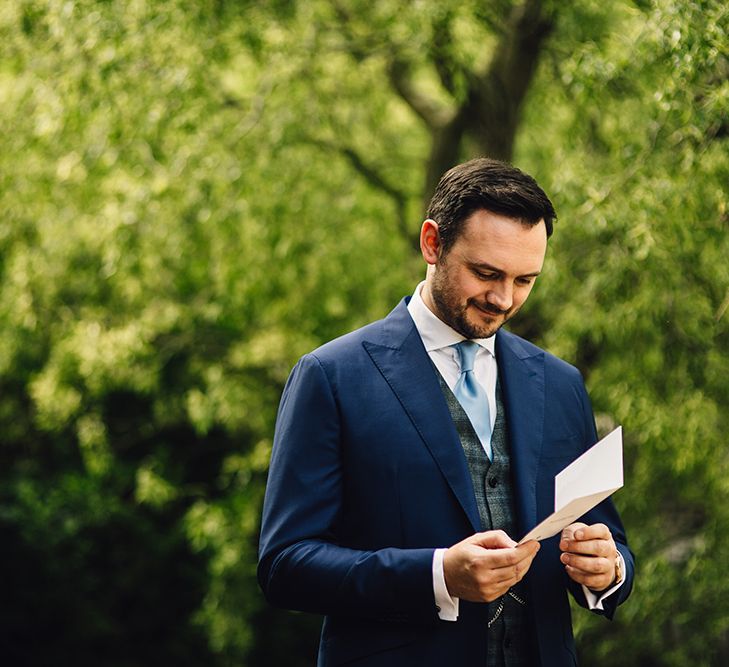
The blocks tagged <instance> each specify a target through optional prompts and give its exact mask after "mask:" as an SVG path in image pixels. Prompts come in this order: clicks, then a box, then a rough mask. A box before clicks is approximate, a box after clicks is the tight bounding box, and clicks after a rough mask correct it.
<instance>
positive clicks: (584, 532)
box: [559, 523, 617, 592]
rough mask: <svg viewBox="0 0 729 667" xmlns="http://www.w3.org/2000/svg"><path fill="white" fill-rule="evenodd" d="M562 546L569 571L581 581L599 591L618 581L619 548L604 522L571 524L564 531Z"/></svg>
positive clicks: (571, 575) (561, 539) (569, 574)
mask: <svg viewBox="0 0 729 667" xmlns="http://www.w3.org/2000/svg"><path fill="white" fill-rule="evenodd" d="M559 548H560V550H561V551H562V552H563V553H562V555H561V556H560V560H561V561H562V563H564V566H565V570H566V571H567V575H568V576H569V577H570V579H572V580H573V581H576V582H577V583H578V584H584V585H585V586H587V587H588V588H589V589H591V590H593V591H596V592H598V591H604V590H605V589H606V588H608V587H609V586H610V584H612V583H613V582H614V581H615V559H616V553H617V550H616V548H615V542H614V540H613V536H612V534H611V533H610V529H609V528H608V527H607V526H606V525H605V524H602V523H596V524H593V525H592V526H588V525H586V524H584V523H573V524H570V525H569V526H567V528H565V529H564V530H563V531H562V536H561V537H560V541H559Z"/></svg>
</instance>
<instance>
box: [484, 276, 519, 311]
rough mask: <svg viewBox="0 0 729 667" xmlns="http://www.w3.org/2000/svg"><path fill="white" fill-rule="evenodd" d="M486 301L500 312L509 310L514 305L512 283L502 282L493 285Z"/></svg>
mask: <svg viewBox="0 0 729 667" xmlns="http://www.w3.org/2000/svg"><path fill="white" fill-rule="evenodd" d="M486 301H487V302H488V303H490V304H491V305H492V306H494V307H496V308H498V309H499V310H504V311H506V310H509V309H510V308H511V306H512V305H513V304H514V289H513V286H512V284H511V282H507V281H502V282H499V283H498V284H496V285H492V286H491V289H490V290H489V292H488V294H487V295H486Z"/></svg>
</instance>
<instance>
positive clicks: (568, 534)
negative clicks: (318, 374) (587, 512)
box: [560, 522, 587, 541]
mask: <svg viewBox="0 0 729 667" xmlns="http://www.w3.org/2000/svg"><path fill="white" fill-rule="evenodd" d="M586 527H587V524H586V523H579V522H576V523H571V524H570V525H569V526H567V527H566V528H563V529H562V535H561V536H560V541H561V540H573V539H574V534H575V531H576V530H577V529H579V528H586Z"/></svg>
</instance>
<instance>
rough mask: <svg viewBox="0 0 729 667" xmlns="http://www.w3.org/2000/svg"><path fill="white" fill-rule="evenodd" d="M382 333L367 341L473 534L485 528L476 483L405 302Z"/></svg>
mask: <svg viewBox="0 0 729 667" xmlns="http://www.w3.org/2000/svg"><path fill="white" fill-rule="evenodd" d="M380 331H381V335H380V336H376V337H373V338H372V340H365V341H364V342H363V345H364V348H365V350H367V353H368V354H369V355H370V358H371V359H372V361H373V363H374V364H375V366H376V367H377V368H378V369H379V371H380V373H382V375H383V376H384V378H385V380H386V381H387V383H388V384H389V385H390V387H391V388H392V391H393V392H394V394H395V396H397V399H398V400H399V401H400V404H401V405H402V407H403V409H404V410H405V412H406V413H407V415H408V417H409V418H410V420H411V421H412V423H413V425H414V426H415V428H416V429H417V431H418V433H419V434H420V437H421V438H422V439H423V442H424V443H425V446H426V447H427V448H428V449H429V450H430V453H431V455H432V457H433V459H434V460H435V462H436V464H437V465H438V467H439V468H440V471H441V473H442V474H443V476H444V477H445V479H446V480H447V482H448V485H449V486H450V488H451V490H452V491H453V493H454V495H455V496H456V498H457V499H458V502H459V503H460V505H461V507H462V508H463V510H464V512H465V513H466V515H467V516H468V519H469V521H470V522H471V524H472V526H473V529H474V532H477V531H479V530H480V529H481V528H480V526H481V520H480V518H479V515H478V506H477V505H476V497H475V495H474V492H473V483H472V482H471V476H470V474H469V472H468V464H467V463H466V457H465V455H464V453H463V448H462V447H461V443H460V440H459V439H458V434H457V432H456V429H455V426H454V425H453V419H452V418H451V414H450V412H449V411H448V405H447V404H446V401H445V398H444V397H443V392H442V391H441V389H440V385H439V383H438V378H437V376H436V371H435V370H434V368H433V365H432V363H431V361H430V358H429V357H428V353H427V352H426V351H425V347H424V346H423V342H422V340H421V338H420V335H419V334H418V331H417V329H416V328H415V324H414V323H413V320H412V318H411V317H410V313H408V310H407V300H406V299H403V300H402V301H401V302H400V303H399V304H398V306H397V307H396V308H395V309H394V310H393V311H392V312H391V313H390V314H389V315H388V316H387V317H386V318H385V319H384V320H383V321H382V328H381V330H380Z"/></svg>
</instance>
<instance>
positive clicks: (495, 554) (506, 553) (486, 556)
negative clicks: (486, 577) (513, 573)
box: [482, 543, 539, 569]
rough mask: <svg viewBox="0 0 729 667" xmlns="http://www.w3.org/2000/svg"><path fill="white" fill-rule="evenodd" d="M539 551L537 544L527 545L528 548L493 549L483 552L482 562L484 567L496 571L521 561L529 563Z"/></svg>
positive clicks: (525, 546) (522, 546)
mask: <svg viewBox="0 0 729 667" xmlns="http://www.w3.org/2000/svg"><path fill="white" fill-rule="evenodd" d="M537 551H539V543H536V544H529V546H527V545H526V543H525V544H524V545H521V547H516V548H512V549H494V550H491V551H485V552H484V553H483V555H482V560H483V562H484V565H485V566H486V567H489V568H492V569H498V568H502V567H512V566H514V565H517V564H518V563H521V562H522V561H525V560H528V561H531V560H532V559H533V558H534V556H535V555H536V553H537Z"/></svg>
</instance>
